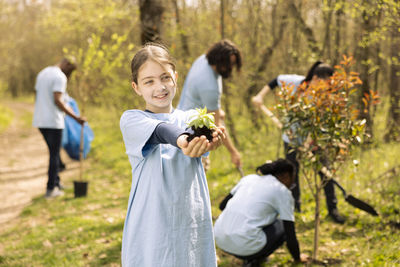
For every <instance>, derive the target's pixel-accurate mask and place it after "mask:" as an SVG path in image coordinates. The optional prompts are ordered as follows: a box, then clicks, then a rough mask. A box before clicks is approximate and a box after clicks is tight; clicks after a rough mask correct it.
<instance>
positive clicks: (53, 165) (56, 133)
mask: <svg viewBox="0 0 400 267" xmlns="http://www.w3.org/2000/svg"><path fill="white" fill-rule="evenodd" d="M39 131H40V132H41V134H42V135H43V138H44V140H45V141H46V144H47V147H48V149H49V154H50V158H49V169H48V180H47V190H52V189H54V187H56V186H60V177H59V176H58V170H59V164H60V149H61V141H62V129H49V128H39Z"/></svg>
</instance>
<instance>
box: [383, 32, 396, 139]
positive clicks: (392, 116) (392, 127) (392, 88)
mask: <svg viewBox="0 0 400 267" xmlns="http://www.w3.org/2000/svg"><path fill="white" fill-rule="evenodd" d="M393 28H394V29H392V31H391V35H392V40H391V47H390V54H391V59H392V60H391V69H390V80H389V93H390V108H389V114H388V120H387V126H386V129H387V131H386V133H385V136H384V138H385V141H386V142H390V141H397V142H399V141H400V33H399V31H398V30H397V29H396V27H393Z"/></svg>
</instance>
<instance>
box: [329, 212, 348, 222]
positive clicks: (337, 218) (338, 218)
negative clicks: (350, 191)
mask: <svg viewBox="0 0 400 267" xmlns="http://www.w3.org/2000/svg"><path fill="white" fill-rule="evenodd" d="M328 216H329V217H331V219H332V220H333V221H334V222H336V223H340V224H343V223H344V222H345V221H346V218H345V217H344V216H343V215H341V214H340V213H339V211H338V209H333V210H330V211H329V214H328Z"/></svg>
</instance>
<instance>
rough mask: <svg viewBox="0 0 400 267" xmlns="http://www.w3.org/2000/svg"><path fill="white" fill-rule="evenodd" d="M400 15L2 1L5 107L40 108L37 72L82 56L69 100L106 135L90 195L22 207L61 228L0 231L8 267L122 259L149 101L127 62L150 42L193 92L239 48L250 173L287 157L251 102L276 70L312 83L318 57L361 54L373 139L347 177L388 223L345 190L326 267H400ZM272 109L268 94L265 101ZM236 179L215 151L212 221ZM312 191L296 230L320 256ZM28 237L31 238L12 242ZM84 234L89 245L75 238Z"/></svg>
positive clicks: (227, 95) (234, 4) (238, 139)
mask: <svg viewBox="0 0 400 267" xmlns="http://www.w3.org/2000/svg"><path fill="white" fill-rule="evenodd" d="M399 18H400V3H399V1H395V0H379V1H378V0H369V1H361V0H355V1H345V0H324V1H313V0H310V1H298V0H290V1H283V0H270V1H267V0H265V1H262V0H246V1H238V0H220V1H214V0H198V1H196V0H192V1H181V0H170V1H161V0H141V1H127V0H120V1H111V0H103V1H98V0H85V1H81V0H68V1H65V0H59V1H51V0H42V1H33V0H30V1H28V0H21V1H12V0H0V33H1V39H0V58H1V59H2V64H1V65H0V94H1V97H2V99H9V98H13V99H14V101H22V102H26V103H32V102H33V96H34V82H35V78H36V75H37V73H38V72H39V71H40V70H41V69H42V68H44V67H46V66H48V65H52V64H55V63H56V62H57V61H58V60H60V58H61V57H63V56H74V57H75V58H76V59H77V62H78V70H77V71H76V72H75V73H74V74H73V75H72V79H71V81H69V84H68V92H69V94H70V95H71V96H73V97H75V98H76V99H77V100H78V103H79V104H80V107H81V108H83V109H84V111H85V114H86V116H87V117H88V120H89V123H90V124H91V125H92V127H93V129H94V132H95V136H96V138H95V141H94V143H93V150H92V153H91V156H90V157H91V159H90V167H88V169H87V170H86V172H85V176H86V178H87V179H89V180H90V181H91V190H93V191H91V192H92V193H91V194H89V197H88V198H86V199H84V200H82V199H79V200H74V201H65V200H62V199H61V200H60V201H59V202H56V203H55V206H54V207H52V208H50V209H48V210H47V211H45V210H46V209H47V205H46V202H44V201H43V200H42V199H37V200H36V201H35V202H34V203H33V204H32V205H31V206H30V207H28V208H27V209H26V210H25V211H24V212H23V214H22V222H24V219H26V220H27V221H28V219H31V218H32V217H36V218H40V217H43V212H47V213H46V214H47V215H48V213H49V214H50V215H49V216H50V218H51V219H50V220H51V221H52V223H54V224H55V225H56V227H54V229H52V230H51V227H50V228H49V227H46V225H47V224H48V223H49V222H48V221H46V220H42V221H40V220H39V222H38V223H37V224H35V225H36V227H35V229H31V227H26V226H27V225H29V224H28V222H26V224H25V225H24V223H21V224H20V225H19V226H16V228H13V229H12V230H10V231H7V232H5V233H3V234H2V235H1V236H0V240H1V242H5V240H7V241H8V242H7V243H8V244H7V245H6V246H5V250H4V251H5V252H4V253H2V254H3V255H2V256H0V265H1V264H5V265H6V266H8V265H11V266H14V265H15V266H17V265H24V263H26V260H28V259H27V257H28V256H29V258H32V260H33V262H32V265H34V266H37V265H40V266H42V265H47V266H53V265H57V266H62V265H69V266H71V265H73V266H85V265H92V266H99V265H118V264H119V253H120V242H121V234H122V225H123V219H124V214H125V209H126V204H127V198H128V194H129V188H130V179H131V178H130V166H129V162H128V160H127V157H126V155H125V154H124V147H123V143H122V138H121V135H120V132H119V117H120V115H121V114H122V112H123V111H124V110H126V109H131V108H142V107H143V104H144V103H143V102H142V100H141V99H140V98H139V97H137V96H135V95H134V94H133V92H132V90H131V89H130V60H131V58H132V56H133V54H134V52H135V51H136V50H137V49H138V48H139V47H140V46H141V44H142V43H143V42H145V41H148V40H152V41H161V42H163V43H165V44H167V45H168V46H169V48H170V50H171V53H172V54H173V55H174V57H175V58H176V59H177V71H178V73H179V80H178V84H179V88H182V84H183V81H184V78H185V75H186V74H187V72H188V70H189V68H190V66H191V64H192V62H193V61H194V60H195V59H196V58H197V57H198V56H200V55H201V54H203V53H204V52H205V51H206V50H207V48H208V47H209V46H210V45H211V44H213V43H214V42H216V41H219V40H221V39H222V38H228V39H230V40H232V41H233V42H234V43H236V44H237V45H238V47H240V49H241V51H242V54H243V58H244V65H243V68H242V71H241V73H240V74H239V75H236V73H234V77H233V78H231V79H229V80H227V81H226V83H225V87H224V95H223V100H222V101H223V109H224V110H225V112H226V114H227V120H226V122H227V127H228V129H229V132H230V133H231V135H232V137H233V140H234V142H235V143H236V145H237V146H238V148H239V150H240V151H241V153H242V157H243V162H244V171H245V173H247V174H248V173H253V172H254V169H255V167H256V166H258V165H260V164H262V163H263V162H264V161H265V160H267V159H272V160H273V159H276V158H277V157H283V155H284V154H283V147H282V144H281V139H280V134H281V133H280V131H279V130H278V129H276V127H275V126H274V125H273V124H272V122H271V121H269V120H268V119H267V118H265V117H263V115H262V114H260V113H258V112H257V111H256V110H255V109H254V108H253V107H252V105H251V103H250V102H251V97H252V96H254V95H255V94H256V93H257V92H258V91H259V90H260V89H261V88H262V87H263V86H264V85H265V84H266V83H267V82H269V81H270V80H271V79H273V78H275V77H276V76H277V75H278V74H282V73H297V74H303V75H304V74H305V73H306V71H307V70H308V68H309V67H310V66H311V64H312V63H313V62H315V61H316V60H321V59H322V60H323V61H325V62H327V63H330V64H331V65H336V64H338V63H339V61H340V60H341V58H342V55H343V54H345V55H353V56H354V58H355V59H356V62H357V63H356V65H355V66H354V68H353V70H354V71H357V72H359V73H360V78H361V80H362V81H363V84H362V85H360V86H359V90H358V93H357V94H356V96H355V97H354V98H353V99H352V101H354V102H355V103H358V105H359V107H360V110H362V111H364V110H365V109H367V110H369V112H368V113H367V112H365V113H364V112H361V115H360V116H364V117H365V118H366V119H367V121H368V129H369V130H368V131H369V133H370V134H371V138H369V139H368V140H367V141H368V142H367V144H365V145H364V146H363V147H361V148H359V150H357V151H356V152H355V153H354V155H353V158H354V159H356V160H357V161H359V162H360V163H359V164H358V165H357V166H355V165H353V161H352V160H349V162H348V164H347V165H346V166H345V167H344V168H343V170H341V172H340V182H341V183H342V185H344V186H345V187H346V188H348V189H349V190H350V191H351V192H352V193H353V194H354V195H357V196H359V197H360V198H362V199H364V200H367V201H368V202H369V203H371V204H373V205H374V206H375V207H376V208H377V210H378V212H379V213H380V215H381V216H380V217H378V218H371V216H369V215H368V214H365V213H362V212H359V211H358V210H355V209H354V208H352V207H349V205H346V204H345V202H344V200H343V198H341V196H340V195H339V194H340V192H338V193H337V194H338V197H339V205H340V207H341V210H343V212H344V213H345V215H346V216H347V217H348V221H347V222H346V224H345V225H344V226H338V225H334V224H333V223H332V222H329V221H327V222H326V223H325V224H323V225H322V230H321V235H322V237H321V247H322V248H324V249H321V253H320V254H321V255H320V258H321V264H328V265H329V264H338V265H343V266H351V265H353V264H354V266H360V265H366V266H384V265H387V266H397V265H400V262H399V259H400V252H399V251H398V247H399V246H400V240H399V238H398V236H399V225H400V217H399V216H400V215H399V214H400V201H399V200H400V182H399V173H400V169H399V160H398V155H399V154H400V145H399V141H400V83H399V80H400V54H399V53H400V19H399ZM370 89H372V90H374V91H377V92H378V93H379V95H380V96H381V100H382V101H381V104H380V105H378V106H376V107H373V108H372V109H370V108H369V107H368V106H364V105H365V103H364V102H363V101H362V97H363V96H364V95H365V93H368V92H369V90H370ZM179 94H180V90H179V91H178V93H177V96H176V97H175V100H174V104H177V101H178V100H179ZM274 104H275V101H274V96H273V94H270V95H269V96H268V99H266V105H267V106H269V107H272V106H273V105H274ZM0 108H1V110H2V111H3V112H2V113H3V115H2V116H1V117H0V122H1V123H2V124H3V125H2V127H1V129H5V128H7V124H8V123H9V121H10V120H12V113H10V112H7V107H6V106H5V105H4V106H2V105H1V103H0ZM7 114H9V115H7ZM43 145H44V144H43ZM239 178H240V176H239V173H238V172H237V171H236V170H235V168H234V167H233V166H232V165H231V164H230V159H229V153H228V152H227V151H226V150H225V149H224V148H222V149H221V150H220V151H217V152H215V153H213V154H212V168H211V170H210V172H209V173H208V181H209V187H210V194H211V199H212V205H213V217H214V218H216V217H217V216H218V214H219V211H218V209H217V206H218V203H219V201H220V200H222V198H223V197H224V196H225V195H226V194H227V193H228V192H229V190H230V189H231V188H232V186H233V185H234V184H235V183H236V182H237V181H238V180H239ZM302 187H303V188H302V190H303V196H302V198H303V199H302V200H303V203H305V204H304V206H305V209H304V211H303V212H302V213H301V214H297V215H296V221H297V222H296V223H297V227H298V232H299V239H300V243H301V246H302V249H303V250H304V251H305V252H306V253H307V252H309V253H310V251H311V247H312V220H313V215H312V214H313V203H312V197H311V196H310V194H309V193H307V187H306V186H305V185H304V183H303V185H302ZM94 192H96V193H94ZM100 196H102V197H100ZM93 206H95V207H96V209H93ZM61 207H68V211H67V212H66V211H65V210H64V208H61ZM85 207H86V208H87V207H89V208H87V209H85ZM63 210H64V211H63ZM322 212H323V215H326V211H324V210H323V211H322ZM82 214H85V215H86V216H84V218H82V216H81V215H82ZM104 214H108V216H107V218H106V220H105V219H104V217H103V215H104ZM45 217H46V216H45ZM109 218H113V220H112V222H111V223H110V220H108V219H109ZM21 231H26V232H25V235H15V233H16V232H17V233H18V232H21ZM77 232H78V233H79V237H76V236H74V237H72V236H71V235H72V233H75V234H76V233H77ZM60 238H61V240H63V241H62V242H59V241H57V240H59V239H60ZM46 240H47V241H50V242H51V244H52V246H51V247H49V246H48V243H47V242H46ZM46 244H47V246H46ZM218 255H219V257H220V259H221V262H220V265H221V266H239V265H240V263H239V262H238V261H236V260H235V259H234V258H233V257H231V256H229V255H227V254H224V253H222V252H221V251H218ZM270 262H271V263H272V264H275V265H285V264H288V263H289V262H290V255H289V254H288V253H287V251H285V249H281V250H279V251H278V253H276V255H275V256H274V257H273V258H272V259H271V261H270Z"/></svg>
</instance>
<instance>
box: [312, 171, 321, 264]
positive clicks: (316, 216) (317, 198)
mask: <svg viewBox="0 0 400 267" xmlns="http://www.w3.org/2000/svg"><path fill="white" fill-rule="evenodd" d="M315 176H318V174H317V172H315ZM315 183H316V184H315V186H316V192H315V214H314V248H313V255H312V259H313V260H314V261H316V260H317V257H318V245H319V224H320V214H319V212H320V205H321V203H320V201H321V200H320V193H321V187H322V186H320V185H318V181H317V178H315Z"/></svg>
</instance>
